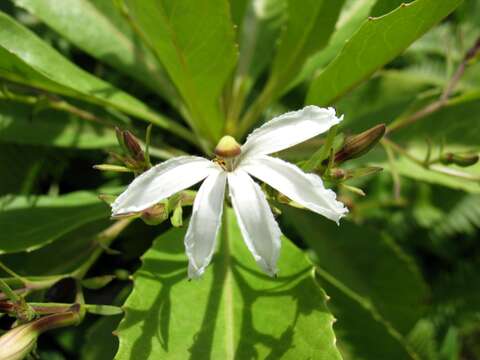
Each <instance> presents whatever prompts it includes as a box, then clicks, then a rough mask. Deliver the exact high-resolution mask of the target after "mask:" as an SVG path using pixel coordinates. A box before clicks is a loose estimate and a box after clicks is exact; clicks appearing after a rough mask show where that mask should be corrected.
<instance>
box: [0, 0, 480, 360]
mask: <svg viewBox="0 0 480 360" xmlns="http://www.w3.org/2000/svg"><path fill="white" fill-rule="evenodd" d="M404 2H405V1H404ZM406 2H408V1H406ZM300 3H301V5H300ZM0 10H1V12H0V83H1V89H0V168H1V173H0V262H1V263H2V264H3V265H4V266H3V267H7V268H9V269H11V270H13V271H14V272H15V273H17V274H18V275H19V276H20V278H18V277H15V276H13V274H12V273H11V272H10V273H9V271H8V269H7V270H6V271H5V272H3V270H0V277H1V278H3V279H4V280H5V281H6V282H7V283H8V284H10V285H11V286H12V287H13V288H17V289H20V290H21V289H22V288H23V287H24V285H25V283H27V284H30V285H32V284H33V285H35V289H34V291H32V289H28V291H27V293H26V295H28V296H27V300H28V301H29V302H32V303H33V302H35V303H38V302H42V303H45V302H60V303H68V304H70V303H73V302H75V301H78V297H77V298H75V295H76V293H77V295H78V289H76V287H75V283H76V282H77V283H78V284H79V286H80V287H81V288H82V289H83V295H84V297H85V301H86V303H88V304H108V305H114V306H118V307H122V309H123V314H116V315H113V316H102V315H98V314H91V313H88V314H87V315H86V316H85V318H84V319H83V321H82V322H81V323H80V324H79V325H78V326H76V327H66V328H63V329H59V330H56V331H53V332H47V333H46V334H44V335H42V336H41V337H40V339H39V342H38V348H37V353H38V355H39V357H40V358H41V359H47V360H57V359H82V360H97V359H98V360H100V359H101V360H105V359H111V358H116V359H157V358H168V359H170V358H171V359H189V358H191V359H208V358H214V359H224V358H225V359H233V358H236V359H250V358H260V359H280V358H281V359H327V360H328V359H341V358H343V359H365V360H367V359H368V360H372V359H375V360H376V359H389V360H390V359H392V360H395V359H427V360H437V359H438V360H455V359H466V360H467V359H478V358H480V346H479V343H480V341H479V340H480V322H479V321H480V287H479V286H478V278H479V276H480V272H479V269H480V266H479V265H480V245H479V241H480V232H479V227H480V164H478V163H477V164H475V165H473V166H470V167H460V166H457V165H444V164H439V163H435V162H432V164H428V165H425V161H424V160H425V159H426V157H427V159H436V158H438V156H439V154H440V152H443V153H446V152H453V153H464V152H469V153H477V154H478V152H479V151H480V125H479V122H478V119H479V116H480V115H479V114H480V64H479V62H478V59H479V58H480V57H479V56H478V52H479V50H480V49H479V47H480V46H479V45H478V44H479V43H478V39H480V3H479V2H478V0H465V1H461V0H415V1H410V2H408V4H407V5H405V4H402V1H398V0H342V1H340V0H338V1H327V0H323V1H320V0H305V1H301V2H299V1H296V0H260V1H253V0H252V1H250V0H195V1H192V0H190V1H189V0H142V1H133V0H124V1H122V0H120V1H114V0H62V1H54V0H45V1H40V0H11V1H10V0H9V1H3V2H1V4H0ZM476 41H477V47H476V48H475V44H476ZM474 50H475V51H477V53H476V54H473V53H472V51H473V52H474ZM472 54H473V55H472ZM474 55H475V56H474ZM456 75H459V76H458V77H456ZM306 104H315V105H319V106H327V105H332V106H334V107H335V108H336V109H337V113H338V114H344V115H345V120H344V121H343V122H342V124H341V127H340V129H339V130H338V133H339V134H341V135H339V137H338V138H337V140H338V139H341V137H342V136H348V135H351V134H355V133H359V132H362V131H364V130H366V129H368V128H370V127H372V126H374V125H377V124H379V123H385V124H386V125H387V129H388V130H389V132H388V134H387V138H385V140H384V141H382V143H381V144H378V145H377V146H376V147H375V148H374V149H373V150H372V151H370V152H369V153H368V154H367V155H365V156H362V157H361V158H358V159H355V160H352V161H349V162H347V163H346V164H345V165H344V166H343V168H344V169H354V168H358V167H362V166H367V165H368V166H372V165H374V166H381V167H382V168H384V170H383V172H381V173H378V174H375V175H371V176H367V177H361V178H356V179H352V180H349V181H347V182H346V183H331V184H330V186H332V187H335V190H336V191H337V193H338V194H339V196H340V198H341V200H342V201H343V202H345V203H346V204H347V205H348V206H349V208H350V214H349V216H348V217H347V218H346V219H344V220H343V221H342V222H341V225H340V226H339V227H337V226H336V225H335V224H334V223H331V222H329V221H328V220H325V219H323V218H321V217H320V216H318V215H315V214H312V213H309V212H306V211H304V210H299V209H294V208H291V207H287V206H285V205H283V204H278V203H275V204H274V206H276V207H277V208H278V209H279V210H280V211H281V215H279V217H278V221H279V223H280V227H281V228H282V230H283V232H284V235H285V236H284V237H283V238H282V244H283V247H282V255H281V258H280V261H279V268H280V274H279V277H278V278H276V279H270V278H268V277H267V276H265V275H263V274H261V273H260V272H259V270H258V269H257V268H256V266H255V263H254V261H253V260H252V259H251V256H250V254H248V253H247V250H246V247H245V246H244V244H243V242H242V239H241V236H240V233H239V230H238V227H237V225H236V222H235V218H234V216H233V215H232V214H231V213H230V211H228V212H227V217H226V222H225V223H224V225H223V230H222V234H221V236H220V239H219V240H220V241H219V249H218V250H217V253H216V255H215V256H214V258H213V261H212V264H211V265H210V267H209V268H208V270H207V271H206V273H205V276H204V277H203V278H202V279H201V280H199V281H193V282H188V281H187V275H186V271H187V262H186V256H185V254H184V250H183V240H182V239H183V235H184V232H185V226H186V224H187V222H188V215H189V211H190V208H189V207H185V208H184V209H183V212H184V214H183V215H184V216H183V218H184V221H183V223H184V224H183V225H182V226H180V227H178V228H172V225H171V224H170V222H169V221H165V222H163V223H162V224H160V225H158V226H148V225H146V224H144V223H143V222H142V221H140V220H135V221H133V222H131V223H130V222H128V221H124V222H119V223H116V225H115V223H114V222H113V221H112V220H110V219H109V206H108V205H107V204H104V203H103V202H102V201H100V200H99V199H98V195H99V194H111V195H116V194H118V193H119V192H120V191H121V190H122V189H123V188H124V186H125V185H126V184H128V182H129V181H130V180H131V178H132V174H129V173H112V172H100V171H97V170H95V169H93V168H92V166H93V165H95V164H101V163H112V164H114V163H115V157H114V156H112V155H111V152H117V153H118V152H120V147H119V145H118V143H117V140H116V137H115V130H114V128H115V127H116V126H117V127H120V128H122V129H129V130H130V131H132V132H133V133H134V134H135V135H136V136H137V137H138V138H140V139H142V140H143V139H145V129H146V126H147V124H149V123H151V124H153V125H154V127H153V130H152V140H151V146H150V153H151V156H152V160H153V162H154V163H158V162H160V161H163V160H164V159H167V158H170V157H173V156H176V155H180V154H184V153H190V154H199V155H202V154H203V155H205V153H206V154H208V155H211V150H212V148H213V146H214V145H215V143H216V141H218V139H219V138H220V137H221V136H222V135H223V134H224V133H225V132H228V133H231V134H234V135H236V137H237V138H238V139H239V140H243V139H244V136H245V135H246V134H247V133H248V132H249V131H250V130H251V129H252V128H254V127H256V126H258V125H259V124H261V123H262V121H265V120H268V119H270V118H271V117H273V116H274V115H277V114H280V113H282V112H285V111H289V110H294V109H299V108H301V107H303V106H304V105H306ZM425 109H429V111H426V112H425V113H422V111H424V110H425ZM418 114H421V116H417V115H418ZM412 119H413V120H412ZM337 142H338V141H337ZM337 142H336V143H337ZM322 144H323V142H322V139H313V140H311V141H309V142H307V143H305V144H302V145H300V146H297V147H295V148H293V149H290V150H288V151H286V152H284V153H282V154H280V156H281V157H283V158H285V159H288V160H289V161H291V162H299V161H302V160H306V159H308V158H309V157H310V156H312V154H314V153H315V152H316V151H317V150H318V149H319V148H320V147H321V146H322ZM429 154H430V155H429ZM345 185H347V186H345ZM352 186H354V187H358V188H361V189H362V190H363V191H364V192H365V193H366V196H360V195H359V194H358V191H357V192H352V188H351V187H352ZM177 216H178V214H177ZM177 221H178V219H177ZM176 225H178V223H176ZM115 226H117V227H115ZM117 230H118V231H117ZM22 279H23V280H22ZM76 291H77V292H76ZM4 298H5V297H4V296H3V294H1V293H0V302H1V301H2V300H3V301H5V299H4ZM0 309H1V307H0ZM12 322H13V316H7V315H5V316H2V314H0V331H7V330H8V328H9V327H10V326H11V325H12ZM113 332H114V334H112V333H113Z"/></svg>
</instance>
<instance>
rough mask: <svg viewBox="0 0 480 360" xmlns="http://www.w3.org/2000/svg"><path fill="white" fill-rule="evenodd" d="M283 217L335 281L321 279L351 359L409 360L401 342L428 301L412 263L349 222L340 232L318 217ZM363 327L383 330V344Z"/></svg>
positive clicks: (381, 237) (288, 212) (387, 241)
mask: <svg viewBox="0 0 480 360" xmlns="http://www.w3.org/2000/svg"><path fill="white" fill-rule="evenodd" d="M282 212H283V214H284V216H283V217H282V219H283V221H284V222H285V223H287V224H288V225H289V226H290V227H291V229H292V231H293V234H297V236H301V238H302V239H303V240H304V241H305V242H306V243H307V244H308V245H309V246H310V247H311V249H312V250H313V252H314V254H315V255H314V259H315V262H316V263H317V264H318V265H319V267H320V269H322V271H323V272H326V273H328V274H329V277H330V278H331V279H332V280H331V281H329V282H327V281H324V278H320V282H321V284H322V286H325V288H326V289H328V290H327V291H328V293H329V295H330V296H331V298H332V300H331V304H330V303H329V307H330V308H331V309H332V311H333V312H334V315H335V316H336V317H337V318H338V319H339V321H338V323H336V325H335V326H336V330H337V329H338V336H339V337H340V339H341V341H343V342H345V343H347V344H348V348H349V349H350V352H353V353H354V354H355V356H354V357H353V358H354V359H357V358H358V357H361V358H364V359H375V358H378V356H379V355H380V354H381V353H383V354H389V356H388V358H389V359H390V358H392V359H393V358H396V359H402V358H405V357H404V355H405V352H406V351H407V350H406V349H407V345H406V341H405V339H404V338H403V336H405V335H406V334H408V332H409V331H410V330H411V328H412V327H413V326H414V324H415V323H416V322H417V320H418V319H419V318H420V316H421V315H422V313H423V310H424V302H425V300H426V296H427V287H426V285H425V283H424V282H423V280H422V278H421V275H420V273H419V272H418V269H417V268H416V267H415V265H414V263H413V261H412V259H410V258H409V257H408V256H407V255H406V254H405V253H403V252H402V250H401V249H399V248H398V247H397V246H396V245H395V244H394V242H393V241H392V239H391V238H390V237H388V236H387V235H386V234H382V233H378V232H376V231H373V230H370V229H368V228H366V227H365V226H357V225H355V224H353V223H349V222H348V221H343V222H341V223H340V226H337V225H336V224H335V223H333V222H330V221H328V220H326V219H324V218H321V217H319V216H318V215H316V214H313V213H308V212H304V211H300V210H294V209H291V208H286V207H282ZM338 284H340V285H338ZM345 289H348V290H346V291H345ZM352 294H353V295H352ZM361 319H364V320H361ZM363 321H367V323H368V327H369V328H371V329H372V331H373V332H374V333H376V334H379V333H381V332H382V331H381V330H380V329H381V328H383V332H384V334H383V335H382V336H381V337H382V338H383V339H384V341H385V342H384V343H383V344H380V343H377V340H378V339H377V337H376V336H371V334H369V333H368V332H366V331H365V328H364V327H358V323H362V324H363ZM342 334H343V336H342ZM375 344H377V345H375ZM409 351H410V350H409Z"/></svg>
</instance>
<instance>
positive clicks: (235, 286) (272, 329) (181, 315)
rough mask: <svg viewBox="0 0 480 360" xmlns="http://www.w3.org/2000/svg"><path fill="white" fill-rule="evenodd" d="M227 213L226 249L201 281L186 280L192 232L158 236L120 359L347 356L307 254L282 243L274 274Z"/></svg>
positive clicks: (138, 285)
mask: <svg viewBox="0 0 480 360" xmlns="http://www.w3.org/2000/svg"><path fill="white" fill-rule="evenodd" d="M227 211H228V225H225V224H224V229H223V231H222V232H223V235H222V236H221V238H220V239H219V242H220V244H221V246H220V250H219V252H218V253H217V254H216V255H215V256H214V258H213V261H212V264H211V265H210V266H209V267H208V269H207V270H206V272H205V274H204V275H203V276H202V278H201V279H199V280H198V281H190V282H189V281H188V280H187V261H186V256H185V254H184V251H185V250H184V245H183V236H184V234H185V230H181V229H173V230H170V231H169V232H168V233H166V234H165V235H162V236H160V237H159V238H157V239H156V241H155V243H154V246H153V248H152V249H150V250H149V251H148V252H147V253H146V254H145V255H144V257H143V266H142V267H141V268H140V269H139V271H138V272H137V273H136V275H135V283H134V290H133V292H132V294H131V296H130V297H129V298H128V300H127V302H126V304H125V306H124V308H125V311H126V313H125V318H124V320H123V321H122V323H121V324H120V327H119V330H118V334H119V337H120V349H119V352H118V353H117V356H116V359H119V360H121V359H131V358H133V357H134V358H136V359H158V358H165V357H168V358H171V357H174V358H178V359H186V358H194V359H233V358H236V359H237V358H238V359H250V358H259V359H265V358H272V359H280V358H282V359H329V360H330V359H332V360H333V359H340V358H341V357H340V355H339V353H338V350H337V349H336V347H335V345H334V342H335V340H334V334H333V331H332V322H333V318H332V316H331V315H330V313H329V312H328V310H327V308H326V306H325V294H324V293H323V291H322V290H321V288H320V287H318V286H317V284H316V282H315V280H314V278H313V277H312V268H311V264H310V263H309V262H308V261H307V260H306V258H305V256H304V255H303V254H302V252H301V251H299V250H298V249H297V248H296V247H295V246H293V245H292V244H291V243H290V242H289V241H288V240H287V239H285V238H283V241H282V246H283V248H282V252H281V256H280V260H279V269H280V275H279V277H278V278H276V279H271V278H269V277H267V276H266V275H264V274H263V273H261V272H260V270H259V269H258V268H257V265H256V264H255V262H254V260H253V258H252V256H251V254H250V253H249V252H248V250H247V248H246V246H245V244H244V243H243V241H242V237H241V235H240V231H239V229H238V227H237V225H236V223H235V218H234V215H233V212H232V211H231V210H227ZM230 252H231V253H230Z"/></svg>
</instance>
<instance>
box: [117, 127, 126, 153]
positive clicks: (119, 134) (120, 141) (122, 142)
mask: <svg viewBox="0 0 480 360" xmlns="http://www.w3.org/2000/svg"><path fill="white" fill-rule="evenodd" d="M115 135H116V136H117V141H118V144H119V145H120V147H121V148H122V150H123V151H125V152H126V151H127V147H126V146H125V140H124V138H123V131H122V130H120V129H119V128H118V127H115Z"/></svg>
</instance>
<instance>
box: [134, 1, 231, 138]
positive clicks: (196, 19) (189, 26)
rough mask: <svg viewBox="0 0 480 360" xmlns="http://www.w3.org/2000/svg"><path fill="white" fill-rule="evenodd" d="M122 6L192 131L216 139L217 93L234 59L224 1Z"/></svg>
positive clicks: (220, 122)
mask: <svg viewBox="0 0 480 360" xmlns="http://www.w3.org/2000/svg"><path fill="white" fill-rule="evenodd" d="M125 3H126V4H127V5H128V9H129V11H130V15H131V16H132V18H133V21H134V22H135V23H136V24H138V26H139V28H140V29H141V31H142V32H143V33H144V34H145V37H146V38H147V39H148V41H149V43H150V44H151V46H152V48H153V49H154V51H156V55H157V57H158V58H159V59H160V60H161V62H162V64H163V66H164V68H165V69H166V70H167V72H168V74H169V75H170V78H171V79H172V81H173V82H174V83H175V85H176V86H177V88H178V91H179V92H180V94H181V95H182V96H183V99H184V101H185V103H186V104H187V107H188V108H189V111H190V115H191V116H190V124H191V125H192V127H194V128H196V129H197V131H199V132H200V133H201V134H202V135H204V136H206V137H207V138H208V139H209V140H213V141H216V140H218V138H219V137H220V136H221V133H222V130H223V125H224V124H223V122H224V115H223V114H222V111H221V109H220V95H221V93H222V90H223V88H224V86H225V83H226V81H227V80H228V78H229V76H230V75H231V72H232V70H233V67H234V65H235V63H236V58H237V51H236V48H235V34H234V31H233V24H232V22H231V20H230V9H229V5H228V2H227V0H196V1H189V0H145V1H141V2H139V1H132V0H125Z"/></svg>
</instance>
